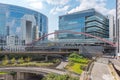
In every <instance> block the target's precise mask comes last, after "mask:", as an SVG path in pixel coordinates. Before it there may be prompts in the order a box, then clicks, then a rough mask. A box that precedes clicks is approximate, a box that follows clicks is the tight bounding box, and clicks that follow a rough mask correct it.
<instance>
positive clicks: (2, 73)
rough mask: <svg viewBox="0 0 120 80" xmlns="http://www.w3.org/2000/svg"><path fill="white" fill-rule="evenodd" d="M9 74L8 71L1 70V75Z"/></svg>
mask: <svg viewBox="0 0 120 80" xmlns="http://www.w3.org/2000/svg"><path fill="white" fill-rule="evenodd" d="M4 74H8V73H7V72H0V75H4Z"/></svg>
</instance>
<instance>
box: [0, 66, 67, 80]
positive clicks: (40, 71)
mask: <svg viewBox="0 0 120 80" xmlns="http://www.w3.org/2000/svg"><path fill="white" fill-rule="evenodd" d="M0 71H3V72H11V71H13V72H16V74H15V75H14V77H13V75H10V74H8V75H5V76H4V78H5V79H4V80H30V77H31V76H33V74H35V75H42V76H45V75H46V74H49V73H55V74H60V75H64V74H67V72H65V71H59V70H55V69H49V68H40V67H39V68H35V67H6V68H0ZM37 80H39V79H37Z"/></svg>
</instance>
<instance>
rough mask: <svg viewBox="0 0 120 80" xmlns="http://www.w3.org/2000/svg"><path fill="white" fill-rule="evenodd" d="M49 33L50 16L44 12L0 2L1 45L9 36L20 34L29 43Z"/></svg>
mask: <svg viewBox="0 0 120 80" xmlns="http://www.w3.org/2000/svg"><path fill="white" fill-rule="evenodd" d="M36 25H37V26H36ZM34 30H35V31H34ZM47 33H48V18H47V17H46V16H45V15H43V14H42V13H40V12H37V11H34V10H31V9H27V8H24V7H19V6H14V5H8V4H1V3H0V46H1V44H3V42H6V40H5V39H7V36H18V39H20V40H22V42H24V43H25V44H27V43H31V42H32V41H34V40H35V39H36V38H39V37H41V36H43V34H47ZM34 36H35V37H34ZM3 37H4V38H3ZM1 39H4V40H1ZM45 39H47V38H45ZM6 45H7V44H6Z"/></svg>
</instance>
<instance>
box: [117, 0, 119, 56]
mask: <svg viewBox="0 0 120 80" xmlns="http://www.w3.org/2000/svg"><path fill="white" fill-rule="evenodd" d="M116 38H117V42H116V44H117V50H116V53H117V55H118V56H120V0H116Z"/></svg>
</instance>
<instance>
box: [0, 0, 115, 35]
mask: <svg viewBox="0 0 120 80" xmlns="http://www.w3.org/2000/svg"><path fill="white" fill-rule="evenodd" d="M115 1H116V0H0V3H5V4H12V5H17V6H22V7H26V8H30V9H33V10H35V11H38V12H41V13H43V14H45V15H46V16H47V17H48V33H50V32H54V30H58V21H59V16H60V15H64V14H70V13H73V12H77V11H81V10H85V9H90V8H95V9H96V10H97V11H98V12H100V13H102V14H103V15H115Z"/></svg>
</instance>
